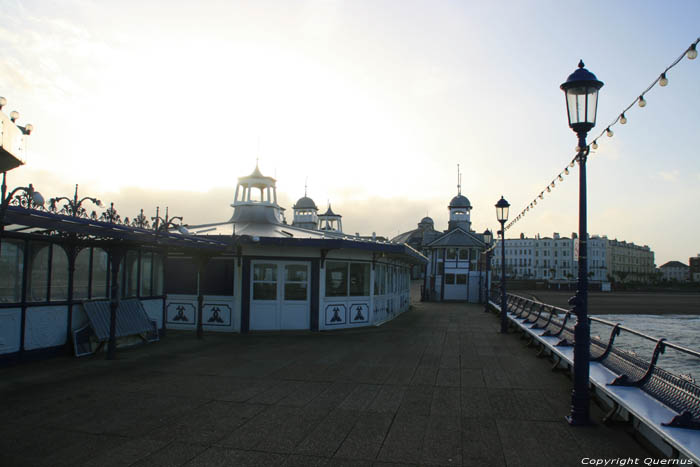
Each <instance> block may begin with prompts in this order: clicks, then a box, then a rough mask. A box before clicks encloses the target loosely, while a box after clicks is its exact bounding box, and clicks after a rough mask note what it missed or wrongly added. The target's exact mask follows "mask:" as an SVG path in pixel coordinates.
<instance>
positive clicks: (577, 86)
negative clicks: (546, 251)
mask: <svg viewBox="0 0 700 467" xmlns="http://www.w3.org/2000/svg"><path fill="white" fill-rule="evenodd" d="M602 87H603V82H602V81H598V79H597V78H596V77H595V75H594V74H593V73H591V72H590V71H588V70H586V69H585V68H584V65H583V60H582V61H580V62H579V64H578V70H576V71H574V72H573V73H571V74H570V75H569V77H568V78H567V80H566V82H565V83H564V84H562V85H561V89H562V91H564V93H565V94H566V110H567V114H568V117H569V126H570V127H571V129H572V130H574V132H576V134H577V135H578V148H577V149H578V155H577V156H576V159H577V160H578V164H579V203H578V209H579V211H578V212H579V214H578V216H579V217H578V231H579V234H578V237H579V239H578V241H579V253H578V288H577V290H576V296H574V297H572V298H571V299H570V300H569V305H573V307H574V313H575V314H576V326H575V327H574V339H575V343H574V390H573V391H572V393H571V414H570V415H569V416H568V417H567V420H568V421H569V424H571V425H587V424H588V423H590V392H589V388H588V382H589V362H590V346H591V329H590V325H589V323H588V247H587V245H588V226H587V225H586V158H587V157H588V152H589V149H588V147H587V145H586V135H587V134H588V132H589V131H590V130H591V128H593V127H594V126H595V118H596V110H597V108H598V91H599V90H600V88H602Z"/></svg>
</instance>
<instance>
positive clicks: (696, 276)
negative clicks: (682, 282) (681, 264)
mask: <svg viewBox="0 0 700 467" xmlns="http://www.w3.org/2000/svg"><path fill="white" fill-rule="evenodd" d="M688 265H689V268H690V269H689V271H688V273H689V276H690V280H691V281H693V282H700V253H698V255H697V256H696V257H694V258H688Z"/></svg>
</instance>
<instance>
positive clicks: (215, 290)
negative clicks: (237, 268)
mask: <svg viewBox="0 0 700 467" xmlns="http://www.w3.org/2000/svg"><path fill="white" fill-rule="evenodd" d="M233 266H234V260H232V259H212V260H211V261H209V262H208V263H207V264H206V266H204V273H203V274H202V280H201V283H200V285H201V288H202V293H203V294H206V295H233Z"/></svg>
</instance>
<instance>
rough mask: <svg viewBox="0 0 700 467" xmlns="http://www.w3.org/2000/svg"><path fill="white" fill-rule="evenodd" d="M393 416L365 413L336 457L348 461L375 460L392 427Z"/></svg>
mask: <svg viewBox="0 0 700 467" xmlns="http://www.w3.org/2000/svg"><path fill="white" fill-rule="evenodd" d="M393 419H394V417H393V415H392V414H378V413H369V412H366V413H363V414H361V415H360V418H359V419H358V420H357V423H356V424H355V426H354V427H353V429H352V431H350V433H349V434H348V436H347V437H346V438H345V440H344V441H343V444H342V445H341V446H340V449H338V451H337V452H336V454H335V456H336V457H340V458H346V459H366V460H370V461H371V460H374V459H375V458H376V457H377V454H378V453H379V449H380V448H381V447H382V444H383V443H384V438H385V437H386V434H387V432H388V430H389V427H390V426H391V422H392V421H393Z"/></svg>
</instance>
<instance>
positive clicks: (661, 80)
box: [486, 37, 700, 252]
mask: <svg viewBox="0 0 700 467" xmlns="http://www.w3.org/2000/svg"><path fill="white" fill-rule="evenodd" d="M698 43H700V37H698V38H697V39H696V40H695V41H694V42H693V43H692V44H690V46H688V48H687V49H685V51H684V52H683V53H682V54H681V55H680V56H679V57H678V58H677V59H675V60H674V61H673V62H672V63H671V64H670V65H669V66H667V67H666V69H665V70H664V71H663V72H662V73H661V74H660V75H658V76H657V77H656V79H654V81H652V83H651V84H650V85H649V86H648V87H647V88H646V89H644V91H642V92H641V93H640V94H639V95H638V97H636V98H635V99H634V101H632V103H631V104H630V105H628V106H627V107H625V108H624V109H623V110H622V112H620V113H619V114H618V115H617V117H616V118H615V120H613V121H612V122H611V123H610V124H609V125H607V126H606V127H605V129H604V130H603V131H601V132H600V134H599V135H598V136H596V137H595V138H594V139H593V141H592V142H591V144H589V145H588V146H586V147H585V148H579V147H577V148H576V156H574V158H573V159H571V161H569V163H568V164H567V165H566V167H564V169H563V170H562V171H560V172H559V174H558V175H556V176H555V177H554V178H553V179H552V181H551V182H549V183H548V184H547V185H546V186H545V188H544V189H543V190H542V191H540V194H539V195H537V196H535V198H534V199H533V200H532V201H531V202H530V203H529V204H527V205H526V206H525V208H524V209H523V210H522V211H520V213H519V214H518V215H517V216H515V218H513V220H511V221H510V222H509V223H508V224H507V225H506V226H505V230H508V229H510V228H511V227H513V225H514V224H516V223H517V222H518V221H520V220H521V219H522V218H523V217H525V215H526V214H527V213H529V212H530V211H531V210H532V209H534V208H535V206H537V200H538V199H539V200H540V201H542V200H544V196H545V193H550V192H551V191H552V190H553V189H554V188H555V187H556V184H557V182H563V181H564V177H565V176H566V175H569V172H570V171H569V169H570V168H573V167H574V165H575V164H576V160H577V159H578V154H579V153H581V152H582V151H585V152H587V153H588V152H590V150H591V149H592V150H594V151H595V150H597V149H598V140H599V139H600V138H601V137H602V136H603V135H607V136H608V137H609V138H612V136H613V134H614V133H613V131H612V129H611V128H612V127H614V126H615V125H617V124H618V123H619V124H621V125H625V124H626V123H627V116H626V115H625V113H626V112H628V111H629V110H630V109H631V108H632V107H633V106H634V105H635V104H637V105H639V107H645V106H646V105H647V101H646V99H644V96H645V95H646V94H647V93H648V92H649V91H650V90H651V89H652V88H653V87H654V86H655V85H656V84H657V83H658V84H659V86H661V87H665V86H667V85H668V77H667V73H668V72H669V70H671V69H672V68H673V67H675V66H676V65H678V63H680V61H681V60H683V57H686V56H687V57H688V59H689V60H694V59H695V58H697V56H698V51H697V46H698ZM494 247H495V243H494V246H492V247H491V248H490V249H489V250H486V251H487V252H488V251H490V250H492V249H493V248H494Z"/></svg>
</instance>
